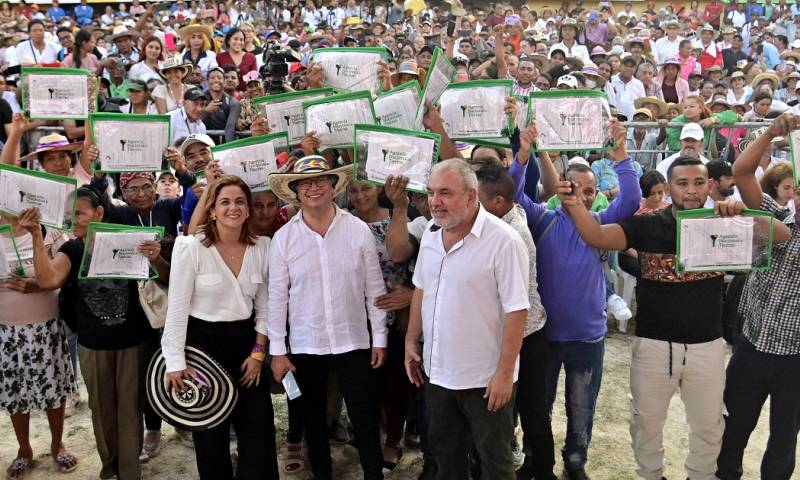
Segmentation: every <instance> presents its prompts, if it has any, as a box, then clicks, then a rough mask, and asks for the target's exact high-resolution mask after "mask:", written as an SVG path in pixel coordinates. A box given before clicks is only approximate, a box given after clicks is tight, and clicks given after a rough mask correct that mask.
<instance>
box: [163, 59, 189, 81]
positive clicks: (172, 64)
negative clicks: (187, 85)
mask: <svg viewBox="0 0 800 480" xmlns="http://www.w3.org/2000/svg"><path fill="white" fill-rule="evenodd" d="M174 69H181V70H183V74H182V75H181V81H183V80H186V77H188V76H189V74H190V73H192V70H193V69H194V67H192V64H191V63H186V62H184V61H183V59H182V58H179V57H172V58H168V59H167V61H166V62H164V64H163V65H162V66H161V68H159V69H158V75H159V76H160V77H161V78H163V79H164V80H165V81H166V80H167V75H166V71H167V70H174Z"/></svg>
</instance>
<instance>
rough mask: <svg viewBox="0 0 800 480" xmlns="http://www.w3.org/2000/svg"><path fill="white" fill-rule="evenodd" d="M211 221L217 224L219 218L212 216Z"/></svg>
mask: <svg viewBox="0 0 800 480" xmlns="http://www.w3.org/2000/svg"><path fill="white" fill-rule="evenodd" d="M211 221H212V222H216V221H217V216H216V215H213V214H212V215H211Z"/></svg>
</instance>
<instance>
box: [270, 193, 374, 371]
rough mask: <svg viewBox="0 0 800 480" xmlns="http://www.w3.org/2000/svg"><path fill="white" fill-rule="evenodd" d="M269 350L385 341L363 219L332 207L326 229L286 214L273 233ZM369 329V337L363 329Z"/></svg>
mask: <svg viewBox="0 0 800 480" xmlns="http://www.w3.org/2000/svg"><path fill="white" fill-rule="evenodd" d="M269 265H270V268H269V281H270V287H271V288H270V291H269V320H268V326H267V330H268V332H269V342H270V344H269V352H270V354H272V355H286V323H287V320H288V323H289V347H290V349H291V352H292V353H308V354H313V355H327V354H338V353H346V352H350V351H353V350H361V349H365V348H370V346H373V347H384V348H385V347H386V342H387V334H388V329H387V328H386V313H385V312H384V311H383V310H381V309H379V308H378V307H376V306H375V300H376V299H377V298H378V297H379V296H381V295H383V294H384V293H386V285H385V284H384V282H383V275H382V274H381V266H380V262H379V260H378V250H377V248H376V247H375V239H374V238H373V236H372V232H371V231H370V229H369V227H368V226H367V224H366V223H364V222H362V221H361V220H359V219H358V218H356V217H354V216H353V215H351V214H350V213H348V212H346V211H344V210H341V209H340V208H339V207H336V216H335V217H334V219H333V222H332V223H331V225H330V227H328V231H327V232H326V233H325V236H324V237H322V236H320V235H319V234H318V233H316V232H314V231H313V230H311V229H310V228H309V227H308V225H306V223H305V222H304V221H303V211H302V210H300V212H299V213H298V214H297V215H295V216H294V217H292V219H291V220H289V223H287V224H286V225H284V226H283V227H282V228H281V229H280V230H278V231H277V232H276V233H275V236H274V237H273V238H272V244H271V251H270V259H269ZM370 327H371V329H372V343H371V344H370V331H369V330H368V329H369V328H370Z"/></svg>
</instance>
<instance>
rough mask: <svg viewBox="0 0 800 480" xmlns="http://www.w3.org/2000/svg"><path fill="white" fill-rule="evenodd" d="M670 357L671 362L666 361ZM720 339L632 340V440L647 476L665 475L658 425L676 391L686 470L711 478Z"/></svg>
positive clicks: (716, 446) (696, 477)
mask: <svg viewBox="0 0 800 480" xmlns="http://www.w3.org/2000/svg"><path fill="white" fill-rule="evenodd" d="M670 360H671V365H670ZM724 386H725V341H724V340H723V339H721V338H718V339H717V340H714V341H711V342H706V343H697V344H683V343H674V342H673V343H670V342H665V341H661V340H651V339H648V338H636V339H635V340H634V342H633V352H632V358H631V395H630V401H631V440H632V444H633V454H634V457H635V458H636V463H637V464H638V466H639V468H638V469H637V470H636V473H637V474H638V475H639V476H640V477H642V478H645V479H647V480H651V479H652V480H659V479H660V478H661V477H662V475H663V474H664V446H663V435H662V433H663V429H664V423H665V422H666V420H667V410H668V408H669V402H670V399H671V398H672V395H673V394H674V393H675V391H676V390H678V389H679V390H680V392H681V400H683V404H684V407H685V409H686V422H687V423H688V424H689V454H688V455H687V457H686V463H685V464H684V466H685V468H686V473H687V474H688V477H689V479H690V480H712V479H713V478H714V473H715V472H716V470H717V455H718V454H719V451H720V448H721V447H722V433H723V431H724V429H725V421H724V419H723V411H724V409H725V407H724V404H723V401H722V393H723V389H724Z"/></svg>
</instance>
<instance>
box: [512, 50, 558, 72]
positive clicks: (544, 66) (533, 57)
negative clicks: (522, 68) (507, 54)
mask: <svg viewBox="0 0 800 480" xmlns="http://www.w3.org/2000/svg"><path fill="white" fill-rule="evenodd" d="M523 59H524V60H527V61H531V62H533V63H535V64H536V68H538V69H539V71H540V72H546V71H547V70H549V69H550V61H549V60H548V59H547V57H545V56H544V55H540V54H538V53H532V54H530V55H522V57H521V58H520V59H519V60H520V61H523Z"/></svg>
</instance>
